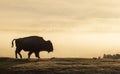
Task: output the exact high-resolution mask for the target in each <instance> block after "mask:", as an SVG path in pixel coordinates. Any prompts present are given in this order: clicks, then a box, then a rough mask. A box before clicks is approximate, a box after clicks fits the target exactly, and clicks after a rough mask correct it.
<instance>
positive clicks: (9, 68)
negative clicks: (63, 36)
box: [0, 58, 120, 74]
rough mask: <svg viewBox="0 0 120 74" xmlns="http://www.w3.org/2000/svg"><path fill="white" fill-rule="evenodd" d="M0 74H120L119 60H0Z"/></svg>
mask: <svg viewBox="0 0 120 74" xmlns="http://www.w3.org/2000/svg"><path fill="white" fill-rule="evenodd" d="M0 74H120V60H119V59H97V60H95V59H87V58H86V59H85V58H52V59H41V60H37V59H30V60H28V59H14V58H0Z"/></svg>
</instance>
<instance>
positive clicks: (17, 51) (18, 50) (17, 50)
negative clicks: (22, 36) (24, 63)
mask: <svg viewBox="0 0 120 74" xmlns="http://www.w3.org/2000/svg"><path fill="white" fill-rule="evenodd" d="M21 50H22V49H18V48H16V51H15V56H16V58H18V57H17V53H18V54H19V56H20V58H21V59H22V55H21V54H20V51H21Z"/></svg>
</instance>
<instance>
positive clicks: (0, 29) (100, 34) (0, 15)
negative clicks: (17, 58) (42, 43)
mask: <svg viewBox="0 0 120 74" xmlns="http://www.w3.org/2000/svg"><path fill="white" fill-rule="evenodd" d="M0 34H1V39H0V40H1V42H0V44H1V45H2V46H1V47H0V50H1V51H2V52H0V56H1V57H2V56H5V57H8V56H10V57H14V51H15V48H10V46H11V41H12V39H13V38H19V37H26V36H31V35H38V36H42V37H44V39H46V40H51V41H52V42H53V44H54V50H55V51H54V52H53V53H50V54H48V53H46V52H43V53H41V57H98V56H102V55H103V54H104V53H106V54H116V53H119V52H120V46H119V44H120V1H119V0H0ZM7 51H9V52H10V53H7ZM63 52H64V53H63ZM5 53H7V54H5ZM22 53H23V55H24V56H26V54H27V52H24V51H23V52H22ZM33 56H34V55H33Z"/></svg>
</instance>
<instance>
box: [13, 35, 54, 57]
mask: <svg viewBox="0 0 120 74" xmlns="http://www.w3.org/2000/svg"><path fill="white" fill-rule="evenodd" d="M14 41H15V44H16V51H15V56H16V58H17V54H19V56H20V58H22V55H21V54H20V52H21V50H24V51H28V52H29V53H28V58H30V56H31V54H32V53H35V56H36V57H38V58H40V56H39V52H40V51H47V52H52V51H53V45H52V42H51V41H49V40H48V41H45V40H44V39H43V38H42V37H39V36H30V37H24V38H18V39H13V41H12V47H13V46H14Z"/></svg>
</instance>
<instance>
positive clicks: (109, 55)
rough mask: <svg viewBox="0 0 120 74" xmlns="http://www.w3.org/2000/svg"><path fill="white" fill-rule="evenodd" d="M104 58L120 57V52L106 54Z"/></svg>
mask: <svg viewBox="0 0 120 74" xmlns="http://www.w3.org/2000/svg"><path fill="white" fill-rule="evenodd" d="M103 58H104V59H120V54H113V55H112V54H104V55H103Z"/></svg>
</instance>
